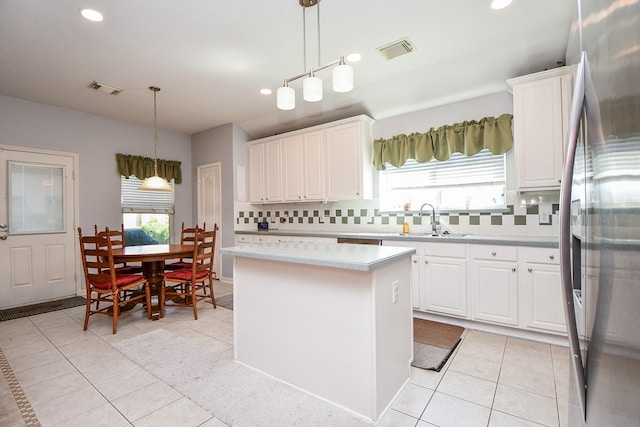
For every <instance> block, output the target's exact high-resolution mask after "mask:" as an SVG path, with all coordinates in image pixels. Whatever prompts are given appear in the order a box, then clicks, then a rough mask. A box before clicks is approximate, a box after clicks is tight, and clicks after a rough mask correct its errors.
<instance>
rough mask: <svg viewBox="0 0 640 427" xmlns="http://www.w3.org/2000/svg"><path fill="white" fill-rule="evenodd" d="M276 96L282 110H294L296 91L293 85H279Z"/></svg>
mask: <svg viewBox="0 0 640 427" xmlns="http://www.w3.org/2000/svg"><path fill="white" fill-rule="evenodd" d="M276 98H277V101H276V102H277V105H278V108H279V109H280V110H293V109H294V108H296V91H295V90H294V89H293V88H292V87H289V86H282V87H279V88H278V90H277V91H276Z"/></svg>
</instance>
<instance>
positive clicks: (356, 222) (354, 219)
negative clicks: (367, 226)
mask: <svg viewBox="0 0 640 427" xmlns="http://www.w3.org/2000/svg"><path fill="white" fill-rule="evenodd" d="M353 223H354V224H360V217H359V216H357V217H355V218H353Z"/></svg>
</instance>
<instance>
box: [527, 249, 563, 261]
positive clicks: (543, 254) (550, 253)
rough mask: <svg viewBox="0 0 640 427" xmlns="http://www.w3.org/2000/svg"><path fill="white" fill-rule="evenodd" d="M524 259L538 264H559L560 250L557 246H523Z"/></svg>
mask: <svg viewBox="0 0 640 427" xmlns="http://www.w3.org/2000/svg"><path fill="white" fill-rule="evenodd" d="M523 249H524V260H525V261H526V262H533V263H537V264H559V263H560V251H559V250H558V249H556V248H523Z"/></svg>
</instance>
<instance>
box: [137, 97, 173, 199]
mask: <svg viewBox="0 0 640 427" xmlns="http://www.w3.org/2000/svg"><path fill="white" fill-rule="evenodd" d="M149 90H151V91H152V92H153V176H150V177H148V178H145V180H144V181H143V182H142V185H140V187H138V190H146V191H173V190H172V189H171V186H170V185H169V183H168V182H167V180H166V179H164V178H162V177H161V176H158V114H157V109H156V94H157V93H158V92H159V91H160V88H159V87H156V86H149Z"/></svg>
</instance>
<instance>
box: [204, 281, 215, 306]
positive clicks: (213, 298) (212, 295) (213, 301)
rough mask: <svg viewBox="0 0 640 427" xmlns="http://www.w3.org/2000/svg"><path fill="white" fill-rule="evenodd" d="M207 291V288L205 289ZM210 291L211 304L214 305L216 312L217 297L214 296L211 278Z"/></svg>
mask: <svg viewBox="0 0 640 427" xmlns="http://www.w3.org/2000/svg"><path fill="white" fill-rule="evenodd" d="M205 289H207V288H206V287H205ZM209 290H210V291H211V303H212V304H213V309H214V310H215V309H216V308H217V306H216V297H215V295H214V294H213V280H211V277H209Z"/></svg>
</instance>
